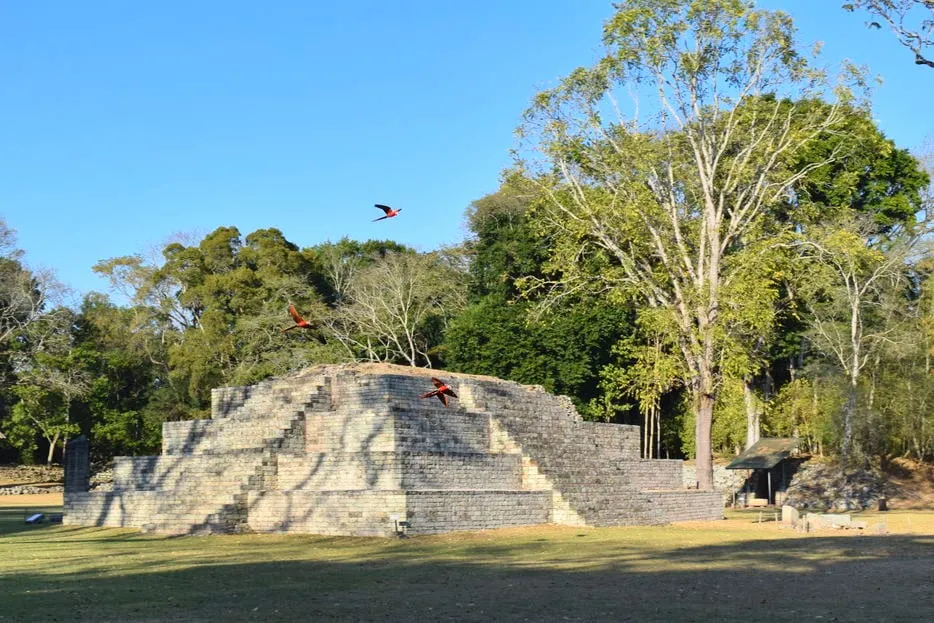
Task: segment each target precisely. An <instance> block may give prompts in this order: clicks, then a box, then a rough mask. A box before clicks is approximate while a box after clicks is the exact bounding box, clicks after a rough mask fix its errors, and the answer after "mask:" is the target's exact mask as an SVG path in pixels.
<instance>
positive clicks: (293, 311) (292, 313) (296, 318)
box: [289, 305, 305, 322]
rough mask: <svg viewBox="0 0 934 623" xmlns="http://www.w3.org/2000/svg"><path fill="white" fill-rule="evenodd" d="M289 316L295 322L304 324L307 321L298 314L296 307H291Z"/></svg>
mask: <svg viewBox="0 0 934 623" xmlns="http://www.w3.org/2000/svg"><path fill="white" fill-rule="evenodd" d="M289 315H290V316H292V320H294V321H295V322H304V321H305V319H304V318H302V316H301V314H299V313H298V310H297V309H295V305H289Z"/></svg>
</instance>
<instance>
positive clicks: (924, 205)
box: [0, 0, 934, 486]
mask: <svg viewBox="0 0 934 623" xmlns="http://www.w3.org/2000/svg"><path fill="white" fill-rule="evenodd" d="M642 4H646V5H648V4H652V5H653V11H651V12H646V11H642V10H641V9H640V6H639V5H642ZM677 4H678V3H657V2H655V3H652V2H648V0H645V1H644V2H629V3H627V4H626V6H625V7H621V8H618V9H617V12H616V14H615V15H614V16H613V18H612V19H611V20H610V21H609V22H608V23H607V24H606V26H605V29H604V44H605V56H603V57H602V58H601V59H600V60H599V61H598V62H597V63H595V64H594V65H593V66H592V67H585V68H580V69H578V70H576V71H574V72H573V73H572V74H570V75H569V76H567V78H566V79H565V80H564V81H563V82H562V83H561V84H560V85H559V86H557V87H556V88H554V89H551V90H549V91H544V92H542V93H540V94H538V96H537V97H536V98H535V100H534V103H533V105H532V107H531V108H530V109H529V111H528V112H527V114H526V116H525V122H524V124H523V126H522V128H520V131H519V136H520V138H519V143H520V144H519V145H518V147H517V150H516V160H515V165H514V166H513V167H512V168H510V169H509V170H508V171H506V172H505V173H504V175H503V177H502V183H501V185H500V188H499V190H497V192H495V193H493V194H490V195H488V196H485V197H480V198H477V199H476V201H474V202H473V203H472V204H471V205H470V206H467V208H466V214H465V218H466V221H467V223H468V227H469V231H470V236H469V237H468V238H467V239H466V240H464V241H463V242H462V243H461V244H459V245H457V246H453V247H449V248H441V249H436V250H433V251H431V252H427V253H420V252H416V251H415V250H413V249H410V248H407V247H405V246H404V245H401V244H398V243H396V242H393V241H392V240H367V241H357V240H349V239H343V240H339V241H337V242H330V241H329V242H323V243H321V244H318V245H316V246H312V247H307V248H299V247H298V246H296V245H295V244H293V243H292V242H290V241H289V240H287V239H286V238H285V237H284V235H283V233H282V232H281V231H280V230H279V229H277V228H276V227H275V225H276V223H275V222H270V223H269V228H267V229H261V230H258V231H254V232H250V233H244V232H241V231H239V230H238V229H237V228H236V227H232V226H229V225H228V224H224V223H218V228H217V229H215V230H214V231H213V232H211V233H209V234H208V235H206V236H205V237H204V238H203V239H201V240H179V241H177V242H173V243H171V244H168V245H167V246H165V247H164V248H163V249H162V252H161V257H156V258H147V257H145V256H144V255H143V254H142V253H141V254H139V255H134V256H128V257H115V258H112V259H109V260H107V261H103V262H100V263H99V264H98V265H96V266H95V267H94V270H95V271H96V272H97V273H98V274H100V275H102V276H104V277H106V278H107V280H109V283H110V285H111V290H110V291H109V292H107V293H97V292H95V293H90V294H88V295H86V296H85V297H84V298H83V301H82V302H81V304H80V306H78V307H76V308H72V307H67V306H64V305H61V304H60V300H61V297H60V293H61V286H60V285H59V284H57V283H56V282H55V280H54V278H53V277H52V276H50V275H47V274H43V273H41V272H38V271H33V270H31V269H30V268H29V267H28V266H27V265H26V264H25V263H24V261H23V252H22V251H21V250H19V249H18V248H17V243H16V236H15V230H14V228H15V226H16V223H15V222H3V223H2V224H0V225H2V226H0V254H2V257H0V434H2V439H0V460H4V461H23V462H27V463H29V462H46V461H49V462H51V461H58V460H60V459H61V456H62V451H63V448H64V445H65V443H66V442H67V440H68V439H69V438H70V437H73V436H75V435H79V434H85V435H88V437H89V439H90V441H91V447H92V448H93V452H94V455H95V457H96V458H97V459H98V460H106V459H108V458H110V457H112V456H115V455H134V454H152V453H155V452H157V451H158V448H159V444H160V431H161V424H162V422H164V421H172V420H182V419H190V418H199V417H205V416H206V415H207V413H208V406H209V400H210V390H211V389H212V388H214V387H218V386H222V385H243V384H249V383H254V382H257V381H259V380H262V379H264V378H267V377H270V376H273V375H278V374H283V373H287V372H289V371H294V370H298V369H301V368H304V367H306V366H310V365H313V364H316V363H333V362H350V361H380V362H391V363H397V364H404V365H411V366H430V367H434V368H440V369H445V370H450V371H455V372H465V373H476V374H488V375H495V376H498V377H502V378H506V379H512V380H516V381H519V382H522V383H528V384H540V385H543V386H544V387H545V388H547V389H548V390H549V391H552V392H555V393H560V394H566V395H568V396H570V397H571V398H572V400H573V401H574V403H575V404H576V405H577V407H578V409H579V411H580V412H581V413H582V414H583V415H584V417H585V418H588V419H593V420H602V421H610V422H620V423H632V424H639V425H641V426H642V427H643V437H644V443H643V452H644V455H645V456H646V457H654V456H661V457H671V458H675V457H693V456H695V455H698V454H699V455H700V456H699V458H702V457H704V456H709V455H710V454H714V455H723V456H728V455H733V454H735V453H738V452H739V451H741V450H742V449H743V448H745V447H747V446H748V445H749V444H751V443H752V442H754V441H755V440H756V439H757V438H758V436H759V435H769V436H791V435H795V436H798V437H800V438H801V439H802V440H803V442H804V444H805V446H806V447H807V448H808V449H809V450H810V451H811V452H813V453H816V454H826V455H842V456H847V457H851V456H856V457H870V458H882V459H885V458H887V457H893V456H909V457H912V458H914V459H917V460H932V459H934V373H932V361H931V357H932V355H934V280H932V274H934V260H932V259H931V254H930V238H929V236H928V231H929V230H928V226H929V220H928V217H929V210H930V208H931V196H930V194H929V191H930V178H929V176H928V172H927V168H926V166H925V163H924V162H923V160H924V158H923V157H916V156H915V155H912V154H911V153H909V152H908V151H907V150H905V149H902V148H900V147H899V146H897V145H895V144H894V143H893V142H892V141H891V140H889V139H888V138H886V137H885V136H884V135H883V133H882V132H881V131H880V130H879V128H878V127H877V126H876V125H875V123H874V122H873V119H872V116H871V113H870V110H869V108H868V105H867V104H866V101H865V99H864V98H863V97H862V96H861V94H860V89H861V88H862V86H863V82H864V80H863V78H862V77H860V76H859V75H857V73H856V72H855V70H854V71H850V70H847V71H844V72H843V73H842V74H841V75H842V76H843V77H842V78H841V79H840V80H837V77H831V76H828V75H825V74H824V73H823V72H820V71H818V70H817V69H814V68H813V65H812V64H810V61H809V60H807V59H808V57H807V56H806V55H805V54H804V53H803V52H801V51H800V50H798V49H797V48H795V47H794V40H793V37H792V34H791V33H792V26H791V24H790V20H788V18H787V17H786V16H783V15H781V14H777V13H770V12H765V11H752V10H750V9H748V8H747V7H745V6H744V5H743V4H742V3H736V2H728V1H723V2H710V3H705V5H706V6H707V7H708V8H707V9H705V11H706V12H703V11H702V12H701V14H697V13H696V12H695V13H691V12H688V11H685V10H683V8H679V7H677V6H676V5H677ZM656 5H657V6H656ZM740 34H741V35H742V36H740ZM685 37H688V38H690V39H691V40H693V41H696V42H697V45H696V46H695V47H694V48H692V50H693V51H684V50H683V49H681V48H680V47H679V46H680V44H679V41H680V40H681V39H682V38H685ZM632 84H635V85H638V87H639V88H642V89H643V90H644V97H646V98H648V99H651V98H653V97H654V105H655V108H654V109H653V108H652V107H651V106H647V105H646V104H643V112H642V113H641V115H642V116H641V117H639V118H635V117H632V116H626V112H625V111H620V109H619V108H617V106H616V102H617V101H618V98H617V97H616V94H618V93H624V92H625V90H626V85H632ZM405 217H406V215H405V214H403V215H402V216H400V217H399V218H405ZM271 220H274V219H271ZM290 304H294V305H295V306H296V309H297V310H298V311H299V313H301V314H302V316H304V318H306V319H307V320H308V321H309V322H310V323H311V328H309V329H307V330H301V331H289V332H286V333H283V332H282V329H284V328H287V327H289V326H290V325H291V324H292V319H291V318H290V317H289V315H288V312H287V309H288V307H289V305H290ZM701 484H702V486H703V485H704V483H703V482H701Z"/></svg>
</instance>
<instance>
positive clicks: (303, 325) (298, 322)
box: [282, 305, 311, 333]
mask: <svg viewBox="0 0 934 623" xmlns="http://www.w3.org/2000/svg"><path fill="white" fill-rule="evenodd" d="M289 315H290V316H292V320H294V321H295V324H294V325H292V326H291V327H286V328H285V329H282V332H283V333H285V332H286V331H291V330H292V329H310V328H311V323H310V322H308V321H307V320H305V319H304V318H302V316H301V314H299V313H298V310H297V309H295V305H289Z"/></svg>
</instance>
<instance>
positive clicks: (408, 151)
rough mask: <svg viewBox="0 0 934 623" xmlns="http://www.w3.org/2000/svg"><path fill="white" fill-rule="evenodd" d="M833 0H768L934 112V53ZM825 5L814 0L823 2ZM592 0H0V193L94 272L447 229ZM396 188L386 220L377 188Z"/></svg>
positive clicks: (927, 130)
mask: <svg viewBox="0 0 934 623" xmlns="http://www.w3.org/2000/svg"><path fill="white" fill-rule="evenodd" d="M839 4H840V3H839V2H837V1H836V0H820V1H819V2H818V1H814V0H785V1H780V0H764V1H762V2H760V6H764V7H766V8H780V9H783V10H785V11H787V12H789V13H790V14H791V15H792V16H793V17H794V18H795V21H796V23H797V25H798V27H799V29H800V36H801V40H802V41H805V42H813V41H814V40H818V39H819V40H822V41H824V42H825V43H826V45H825V55H826V57H827V59H828V60H839V59H841V58H844V57H847V58H851V59H853V60H855V61H857V62H860V63H865V64H868V65H869V66H870V67H871V69H872V70H873V72H875V73H878V74H882V75H883V76H884V78H885V83H884V85H883V86H882V87H880V88H878V90H877V92H876V96H875V98H874V114H875V116H876V118H877V121H878V123H879V125H880V126H881V127H882V129H883V131H885V132H886V134H888V135H889V136H890V137H891V138H893V139H894V140H895V141H896V143H897V144H898V145H899V146H901V147H908V148H915V147H917V146H919V145H920V144H921V142H922V141H923V140H924V139H925V138H926V137H929V136H931V135H932V134H934V115H931V113H930V110H931V109H930V106H931V102H932V101H934V70H931V69H929V68H922V67H918V66H915V65H914V64H913V62H912V57H911V55H910V53H909V52H907V51H906V50H904V49H903V48H902V47H901V46H900V45H899V44H898V43H897V41H896V40H895V38H894V37H893V36H892V35H891V34H890V33H888V32H887V31H869V30H867V29H866V28H865V26H864V20H865V17H864V16H859V15H852V14H849V13H846V12H844V11H842V10H840V9H839ZM816 5H820V8H816ZM611 13H612V7H611V4H610V3H609V2H604V1H602V0H601V1H596V0H574V1H571V0H535V1H532V0H525V1H520V0H503V1H501V2H493V1H487V2H464V1H462V0H458V1H453V0H434V1H432V0H416V1H413V0H409V1H406V2H386V1H385V0H383V1H375V0H358V1H356V2H333V3H330V2H327V3H326V2H302V1H298V0H288V1H286V0H283V1H280V2H275V3H260V2H255V1H250V2H245V1H240V0H238V1H224V2H221V1H220V0H210V1H208V0H200V1H198V2H178V1H175V0H171V1H166V2H151V3H128V2H124V1H116V0H106V1H105V0H95V1H94V2H70V1H69V2H66V1H63V0H56V1H47V2H5V3H3V4H2V6H0V119H2V121H0V214H2V215H3V216H4V217H5V218H6V219H7V221H8V223H9V225H10V226H12V227H13V228H15V229H17V230H18V235H19V245H20V247H22V248H23V249H25V250H26V252H27V255H26V260H27V262H28V263H29V264H30V265H31V266H33V267H40V266H43V267H50V268H53V269H54V270H56V271H57V273H58V275H59V277H60V279H62V280H63V281H64V282H66V283H67V284H69V285H71V286H72V287H74V288H75V289H76V290H77V291H79V292H86V291H89V290H105V289H106V284H105V283H104V282H103V281H102V280H99V279H98V278H97V277H96V276H95V275H94V274H93V273H92V272H91V266H92V265H93V264H94V263H95V262H97V261H98V260H101V259H105V258H110V257H116V256H120V255H128V254H133V253H139V252H143V251H144V250H145V249H146V248H147V247H150V246H152V245H155V244H158V243H160V242H161V241H163V240H165V239H166V238H167V237H169V236H170V235H172V234H173V233H175V232H191V231H196V232H200V233H202V234H203V233H207V232H208V231H211V230H213V229H215V228H217V227H219V226H226V225H233V226H236V227H238V228H239V229H240V231H241V233H242V234H244V235H246V234H247V233H249V232H252V231H254V230H256V229H260V228H265V227H277V228H279V229H281V230H282V231H283V233H284V234H285V236H286V237H287V238H288V239H289V240H291V241H292V242H294V243H296V244H298V245H299V246H302V247H305V246H310V245H314V244H317V243H319V242H322V241H324V240H328V239H330V240H337V239H339V238H340V237H342V236H344V235H346V236H349V237H351V238H356V239H360V240H364V239H367V238H392V239H395V240H398V241H400V242H403V243H406V244H410V245H413V246H416V247H418V248H421V249H423V250H427V249H431V248H435V247H437V246H438V245H441V244H449V243H456V242H458V241H460V240H462V239H463V237H464V236H465V234H466V230H465V228H464V225H463V215H464V210H465V208H466V206H467V205H468V204H469V203H470V202H471V201H472V200H474V199H476V198H478V197H481V196H482V195H484V194H486V193H488V192H491V191H493V190H495V189H496V187H497V185H498V175H499V172H500V171H501V170H502V168H503V167H504V166H506V165H507V164H508V162H509V161H508V153H507V152H508V149H509V148H510V147H511V146H512V145H513V137H512V130H513V129H514V128H515V126H516V125H517V124H518V122H519V118H520V115H521V113H522V111H523V110H524V108H525V107H526V106H527V104H528V103H529V101H530V99H531V97H532V95H533V94H534V93H535V92H536V91H538V90H540V89H542V88H544V87H548V86H551V85H553V84H554V83H555V82H556V80H557V79H558V78H560V77H561V76H562V75H564V74H566V73H567V72H568V71H570V70H571V69H572V68H574V67H576V66H578V65H582V64H588V63H590V62H591V61H592V60H594V59H595V58H596V55H597V53H598V50H599V36H600V28H601V26H602V23H603V21H604V19H605V18H606V17H607V16H609V15H610V14H611ZM377 202H379V203H389V204H391V205H393V206H396V207H402V208H404V210H403V212H402V214H401V215H400V216H399V217H398V218H396V219H392V220H388V221H381V222H379V223H372V222H371V219H372V218H375V217H376V216H379V214H380V213H379V211H378V210H376V209H375V208H373V207H372V204H373V203H377Z"/></svg>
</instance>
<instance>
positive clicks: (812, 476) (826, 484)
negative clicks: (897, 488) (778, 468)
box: [785, 461, 885, 512]
mask: <svg viewBox="0 0 934 623" xmlns="http://www.w3.org/2000/svg"><path fill="white" fill-rule="evenodd" d="M882 497H885V479H884V477H883V475H882V473H881V472H880V471H878V470H877V469H874V468H872V467H868V466H854V465H847V464H843V463H836V462H833V463H831V462H818V461H808V462H807V463H805V464H804V465H802V466H801V469H799V470H798V472H797V473H796V474H795V476H794V479H793V480H792V481H791V485H790V486H789V487H788V497H787V498H786V499H785V504H787V505H788V506H793V507H794V508H796V509H798V510H805V509H807V510H811V511H837V512H843V511H858V510H865V509H867V508H871V507H876V506H877V505H878V503H879V499H880V498H882Z"/></svg>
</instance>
